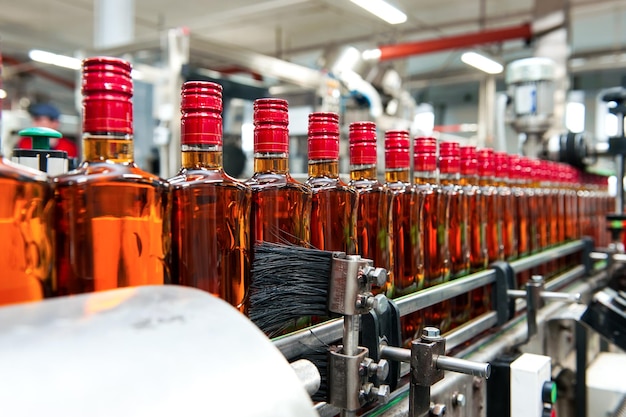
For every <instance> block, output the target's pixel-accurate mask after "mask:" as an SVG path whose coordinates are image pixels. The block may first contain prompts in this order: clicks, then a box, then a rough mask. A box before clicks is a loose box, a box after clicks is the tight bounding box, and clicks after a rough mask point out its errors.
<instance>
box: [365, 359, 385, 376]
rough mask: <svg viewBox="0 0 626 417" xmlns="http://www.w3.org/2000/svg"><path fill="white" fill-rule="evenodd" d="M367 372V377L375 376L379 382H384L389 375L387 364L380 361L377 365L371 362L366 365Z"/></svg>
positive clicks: (383, 360)
mask: <svg viewBox="0 0 626 417" xmlns="http://www.w3.org/2000/svg"><path fill="white" fill-rule="evenodd" d="M367 371H368V375H369V376H373V375H376V378H378V380H379V381H384V380H385V379H387V376H388V375H389V362H387V361H386V360H385V359H381V360H380V361H378V363H376V362H374V361H372V362H369V363H368V366H367Z"/></svg>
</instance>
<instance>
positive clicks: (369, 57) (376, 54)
mask: <svg viewBox="0 0 626 417" xmlns="http://www.w3.org/2000/svg"><path fill="white" fill-rule="evenodd" d="M381 55H382V51H381V50H380V49H378V48H376V49H367V50H365V51H363V53H361V58H363V59H364V60H365V61H378V60H379V59H380V56H381Z"/></svg>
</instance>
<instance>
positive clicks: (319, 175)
mask: <svg viewBox="0 0 626 417" xmlns="http://www.w3.org/2000/svg"><path fill="white" fill-rule="evenodd" d="M308 142H309V178H308V179H307V181H306V183H305V184H306V185H307V186H309V187H311V190H312V191H313V197H312V208H311V245H312V246H313V247H315V248H318V249H321V250H329V251H340V252H345V253H347V254H355V253H356V234H357V233H356V213H357V212H356V210H357V198H358V195H357V192H356V191H355V190H354V189H352V188H350V187H349V186H348V185H347V184H345V183H344V182H343V181H342V180H341V179H340V178H339V115H338V114H336V113H312V114H310V115H309V138H308Z"/></svg>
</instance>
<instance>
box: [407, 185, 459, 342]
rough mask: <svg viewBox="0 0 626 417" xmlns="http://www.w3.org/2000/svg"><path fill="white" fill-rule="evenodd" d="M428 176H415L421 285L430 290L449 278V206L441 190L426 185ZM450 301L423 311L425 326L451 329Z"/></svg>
mask: <svg viewBox="0 0 626 417" xmlns="http://www.w3.org/2000/svg"><path fill="white" fill-rule="evenodd" d="M429 181H434V180H433V179H431V178H427V177H424V178H423V177H416V179H415V182H416V184H417V189H418V191H419V192H420V193H421V194H422V195H423V199H424V205H423V215H422V218H423V222H424V232H423V236H424V284H425V287H426V288H428V287H432V286H434V285H437V284H441V283H443V282H446V281H447V280H448V279H449V278H450V255H449V251H448V218H447V216H448V206H447V199H446V198H444V196H443V195H442V190H441V187H439V186H438V185H436V184H432V183H429ZM450 316H451V314H450V301H444V302H442V303H440V304H437V305H434V306H432V307H429V308H427V309H425V311H424V325H426V326H436V327H438V328H439V329H440V330H441V331H442V332H446V331H448V330H449V329H450V325H451V317H450Z"/></svg>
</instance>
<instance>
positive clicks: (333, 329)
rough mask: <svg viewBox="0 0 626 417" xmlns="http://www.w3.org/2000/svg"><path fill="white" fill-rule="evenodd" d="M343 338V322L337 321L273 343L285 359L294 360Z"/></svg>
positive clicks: (281, 338)
mask: <svg viewBox="0 0 626 417" xmlns="http://www.w3.org/2000/svg"><path fill="white" fill-rule="evenodd" d="M342 336H343V321H342V320H341V319H335V320H332V321H328V322H326V323H322V324H320V325H318V326H314V327H310V328H308V329H304V330H300V331H298V332H296V333H292V334H290V335H287V336H282V337H279V338H276V339H274V340H273V342H274V346H276V347H277V348H278V350H280V351H281V353H282V354H283V356H285V358H287V359H293V358H295V357H297V356H300V355H303V354H305V353H311V352H317V351H318V350H319V348H320V347H322V346H326V345H330V344H331V343H335V342H336V341H337V340H340V339H341V337H342Z"/></svg>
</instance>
